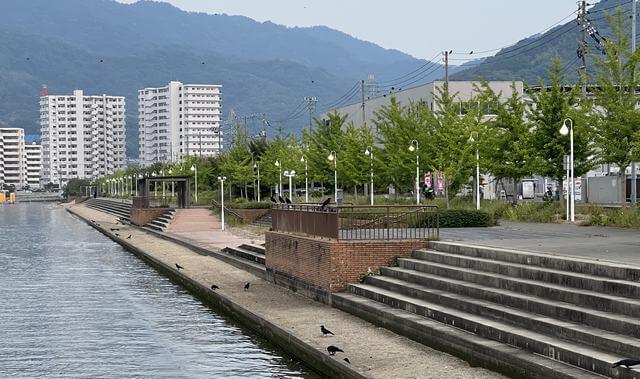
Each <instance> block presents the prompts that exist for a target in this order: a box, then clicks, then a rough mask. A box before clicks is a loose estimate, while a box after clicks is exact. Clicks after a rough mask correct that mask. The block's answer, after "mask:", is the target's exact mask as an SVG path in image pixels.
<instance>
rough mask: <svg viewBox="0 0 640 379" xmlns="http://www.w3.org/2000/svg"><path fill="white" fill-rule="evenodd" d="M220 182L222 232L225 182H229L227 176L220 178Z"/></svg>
mask: <svg viewBox="0 0 640 379" xmlns="http://www.w3.org/2000/svg"><path fill="white" fill-rule="evenodd" d="M218 180H219V181H220V216H221V217H220V218H221V220H222V228H221V229H222V230H224V181H225V180H227V177H226V176H218Z"/></svg>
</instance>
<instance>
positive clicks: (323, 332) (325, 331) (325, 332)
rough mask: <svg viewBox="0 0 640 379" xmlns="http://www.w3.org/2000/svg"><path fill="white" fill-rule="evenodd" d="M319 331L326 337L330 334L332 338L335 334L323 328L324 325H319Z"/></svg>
mask: <svg viewBox="0 0 640 379" xmlns="http://www.w3.org/2000/svg"><path fill="white" fill-rule="evenodd" d="M320 331H321V332H322V336H326V335H327V334H331V335H332V336H335V334H333V332H332V331H330V330H329V329H327V328H325V327H324V325H320Z"/></svg>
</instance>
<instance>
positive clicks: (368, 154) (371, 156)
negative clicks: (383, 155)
mask: <svg viewBox="0 0 640 379" xmlns="http://www.w3.org/2000/svg"><path fill="white" fill-rule="evenodd" d="M364 155H367V156H368V157H369V158H371V188H369V193H370V194H371V205H373V148H372V147H371V146H367V150H365V151H364Z"/></svg>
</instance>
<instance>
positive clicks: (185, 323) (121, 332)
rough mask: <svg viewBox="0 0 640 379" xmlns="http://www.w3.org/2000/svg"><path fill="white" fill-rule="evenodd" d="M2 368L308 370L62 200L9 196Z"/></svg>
mask: <svg viewBox="0 0 640 379" xmlns="http://www.w3.org/2000/svg"><path fill="white" fill-rule="evenodd" d="M0 291H1V292H0V377H2V378H5V377H47V378H50V377H78V378H80V377H81V378H88V377H91V378H96V377H101V378H103V377H108V378H133V377H153V378H157V377H167V378H205V377H206V378H212V377H224V378H233V377H238V378H239V377H246V378H260V377H277V378H284V377H290V378H303V377H307V378H308V377H312V376H313V374H311V373H309V371H308V370H307V369H306V368H304V367H302V366H300V365H298V364H296V363H295V362H293V361H292V360H291V359H288V358H285V357H283V355H282V354H281V353H279V352H278V351H275V350H274V349H273V347H271V346H270V345H268V344H267V343H265V342H264V341H262V340H260V339H258V338H256V337H255V336H251V335H250V334H248V333H247V331H246V330H243V329H241V328H239V327H238V326H237V325H233V323H230V322H229V320H227V319H224V318H223V317H221V316H219V315H218V314H216V313H215V312H214V311H212V310H210V309H209V308H207V307H206V306H205V305H203V304H202V303H201V302H200V301H198V300H197V299H195V298H193V297H192V296H191V295H190V294H189V293H188V292H186V291H184V290H183V289H181V288H180V287H178V286H176V285H175V284H173V283H171V282H170V281H169V280H168V279H166V278H165V277H163V276H161V275H159V274H158V273H157V272H156V271H154V270H153V269H151V268H149V267H148V266H147V265H146V264H145V263H143V262H142V261H141V260H139V259H138V258H136V257H135V256H133V255H131V254H130V253H128V252H126V251H124V250H123V249H122V248H121V247H120V246H119V245H116V244H115V243H114V242H112V241H111V240H109V239H107V238H106V237H104V236H103V235H101V234H99V233H98V232H97V231H95V230H93V229H92V228H91V227H89V226H88V225H86V224H84V223H83V222H81V221H79V220H77V219H75V218H73V217H72V216H71V215H70V214H68V213H67V212H66V211H64V210H63V209H60V208H57V207H56V206H54V205H51V204H18V205H16V206H14V207H9V206H7V205H4V206H0Z"/></svg>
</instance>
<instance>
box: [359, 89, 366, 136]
mask: <svg viewBox="0 0 640 379" xmlns="http://www.w3.org/2000/svg"><path fill="white" fill-rule="evenodd" d="M360 95H361V97H362V126H363V127H364V125H365V123H366V121H365V118H364V117H365V116H364V79H363V80H361V81H360Z"/></svg>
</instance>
